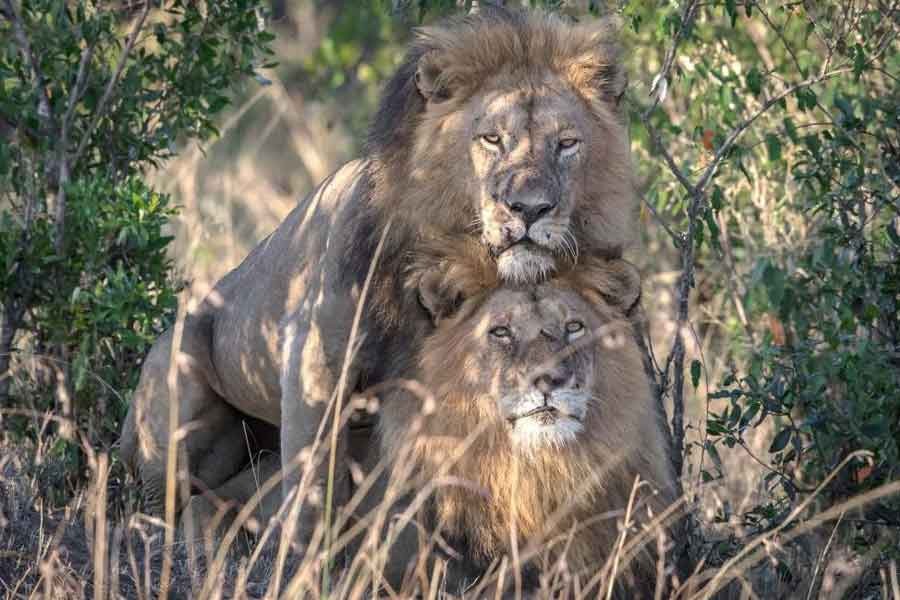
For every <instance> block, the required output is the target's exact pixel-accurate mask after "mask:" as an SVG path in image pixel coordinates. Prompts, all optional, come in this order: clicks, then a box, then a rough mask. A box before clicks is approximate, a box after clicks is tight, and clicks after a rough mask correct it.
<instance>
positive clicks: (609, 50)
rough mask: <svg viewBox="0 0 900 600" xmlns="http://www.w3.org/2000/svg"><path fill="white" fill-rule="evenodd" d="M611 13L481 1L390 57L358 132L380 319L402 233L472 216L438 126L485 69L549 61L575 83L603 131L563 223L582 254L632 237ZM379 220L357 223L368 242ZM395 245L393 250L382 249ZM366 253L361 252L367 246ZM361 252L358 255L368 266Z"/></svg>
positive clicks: (539, 67)
mask: <svg viewBox="0 0 900 600" xmlns="http://www.w3.org/2000/svg"><path fill="white" fill-rule="evenodd" d="M616 40H617V35H616V27H615V24H614V23H613V22H612V21H609V20H600V21H595V22H591V23H586V24H572V23H571V22H569V21H567V20H566V19H564V18H563V17H561V16H558V15H554V14H552V13H544V12H538V11H534V12H530V11H512V10H506V9H503V8H498V7H485V8H484V9H482V10H481V11H479V12H478V13H476V14H470V15H466V16H458V17H451V18H449V19H446V20H445V21H443V22H441V23H440V24H438V25H435V26H431V27H424V28H421V29H419V30H418V31H417V33H416V36H415V38H414V40H413V41H412V42H411V45H410V48H409V50H408V52H407V54H406V57H405V59H404V60H403V62H402V64H401V65H400V67H399V68H398V69H397V70H396V72H395V74H394V75H393V76H392V77H391V78H390V80H389V81H388V82H387V84H386V86H385V89H384V92H383V94H382V97H381V101H380V104H379V107H378V110H377V112H376V115H375V117H374V120H373V123H372V126H371V129H370V132H369V138H368V143H367V154H368V155H369V156H370V157H371V158H370V161H369V166H368V169H367V175H368V178H369V185H370V186H371V190H372V209H373V210H374V211H375V212H376V213H377V215H378V221H379V222H380V223H381V225H382V226H383V225H384V224H385V223H387V222H388V221H391V222H392V231H391V233H390V235H389V237H388V239H387V240H386V245H385V248H386V249H385V251H384V254H383V256H384V257H385V259H384V260H382V265H383V269H382V271H383V273H384V277H383V278H382V280H381V285H378V286H376V289H375V294H374V296H373V299H374V300H375V304H376V306H377V309H378V311H379V314H380V315H381V316H383V317H385V318H386V319H387V320H388V322H396V320H397V319H401V318H403V308H404V307H403V306H402V305H401V304H399V303H398V302H397V298H398V297H402V296H403V294H402V293H401V292H399V289H400V288H402V287H409V286H405V285H404V283H403V282H402V280H401V278H400V277H398V276H397V274H398V273H402V272H403V270H402V269H400V270H398V269H397V265H398V263H399V264H403V265H406V266H408V265H409V262H411V261H413V260H415V258H416V251H413V252H412V253H410V252H409V249H410V247H411V245H410V240H415V239H418V240H422V239H426V240H427V239H429V238H434V237H443V238H445V239H455V240H457V241H458V242H457V243H459V242H460V241H462V240H466V239H470V240H471V239H472V238H473V236H472V229H473V223H475V222H477V219H478V216H477V214H476V213H475V210H474V207H472V204H471V202H470V201H469V196H470V195H471V193H472V192H471V189H470V188H469V187H468V184H467V177H466V175H465V173H464V170H465V168H466V167H465V160H464V159H461V157H464V156H466V155H467V154H466V151H465V148H464V147H460V146H459V145H460V144H467V143H468V142H469V140H456V139H445V138H446V136H442V131H443V130H444V129H445V127H446V126H447V124H448V123H452V122H453V121H454V119H457V118H458V117H459V113H460V111H464V110H465V108H466V101H467V100H468V99H469V98H470V97H471V96H472V95H473V94H475V93H477V92H479V91H483V90H485V89H489V88H490V86H491V85H492V83H491V82H492V80H494V79H496V78H497V77H499V76H501V75H504V74H505V75H509V74H515V75H516V76H517V78H519V79H521V80H523V81H525V80H527V79H528V76H529V75H536V74H539V73H542V72H552V73H555V74H558V75H560V76H561V77H563V78H564V80H565V81H567V82H568V83H569V84H570V85H571V86H572V87H573V89H575V90H576V91H577V93H578V95H579V97H580V98H581V100H582V101H583V102H584V103H585V105H586V106H587V107H588V108H589V110H590V113H591V115H592V116H593V118H594V122H595V125H596V127H597V128H598V129H599V131H600V132H601V133H600V135H601V136H602V139H603V143H600V144H594V145H592V146H591V147H590V155H589V157H588V159H587V160H588V163H589V166H588V168H587V169H585V171H586V177H587V178H588V181H586V182H585V186H584V188H585V190H586V195H585V197H582V198H579V199H578V204H577V206H576V208H575V213H574V214H573V216H572V229H573V233H574V236H575V237H576V238H577V240H578V244H579V250H580V254H581V255H586V256H602V257H605V258H615V257H619V256H621V254H622V252H623V250H624V249H625V248H627V247H628V246H629V244H630V243H631V241H632V236H633V232H634V230H635V217H636V206H637V205H636V200H635V194H634V187H633V171H632V164H631V153H630V145H629V139H628V133H627V128H626V125H625V122H624V116H623V114H622V110H621V107H620V106H619V97H620V96H621V94H622V93H623V91H624V88H625V83H626V76H625V72H624V70H623V67H622V66H621V63H620V59H621V50H620V47H619V45H618V44H617V42H616ZM423 60H424V61H425V62H426V63H429V66H431V68H433V70H434V72H435V73H436V74H437V76H436V80H435V83H434V85H435V86H436V87H437V89H438V90H441V89H448V90H452V94H450V95H449V96H448V99H447V100H446V101H445V102H443V103H441V105H440V110H439V111H437V114H435V115H427V114H426V112H427V111H426V101H425V99H424V98H423V96H422V94H421V93H420V92H419V90H418V89H417V85H416V81H417V76H416V74H417V69H418V68H421V63H422V62H423ZM381 230H382V227H377V228H375V229H372V230H370V231H368V232H365V233H367V234H368V235H367V238H366V239H365V243H364V244H363V245H364V246H365V247H374V246H375V245H376V244H377V242H378V239H377V237H378V235H379V232H380V231H381ZM391 256H393V257H395V258H396V260H391V259H390V257H391ZM366 258H368V255H366ZM367 264H368V263H366V266H367Z"/></svg>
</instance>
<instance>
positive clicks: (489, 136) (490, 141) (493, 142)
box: [481, 133, 500, 146]
mask: <svg viewBox="0 0 900 600" xmlns="http://www.w3.org/2000/svg"><path fill="white" fill-rule="evenodd" d="M481 141H482V142H484V143H485V144H487V145H488V146H499V145H500V136H499V135H497V134H496V133H486V134H484V135H482V136H481Z"/></svg>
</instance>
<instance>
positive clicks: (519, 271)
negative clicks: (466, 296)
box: [497, 242, 556, 284]
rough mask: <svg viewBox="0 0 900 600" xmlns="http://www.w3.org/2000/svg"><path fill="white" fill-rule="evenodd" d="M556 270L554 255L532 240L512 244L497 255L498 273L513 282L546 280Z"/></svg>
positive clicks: (502, 277) (505, 279)
mask: <svg viewBox="0 0 900 600" xmlns="http://www.w3.org/2000/svg"><path fill="white" fill-rule="evenodd" d="M555 270H556V260H555V259H554V257H553V255H552V254H551V253H550V252H549V251H547V250H544V249H543V248H540V247H538V246H536V245H534V244H533V243H531V242H520V243H518V244H515V245H513V246H510V247H509V248H507V249H506V250H504V251H503V252H502V253H500V255H499V256H497V273H498V274H499V275H500V278H501V279H503V280H504V281H508V282H510V283H513V284H523V283H530V282H535V281H538V282H540V281H544V280H545V279H547V278H548V277H549V276H550V275H552V274H553V272H554V271H555Z"/></svg>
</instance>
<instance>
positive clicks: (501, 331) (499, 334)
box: [488, 325, 512, 339]
mask: <svg viewBox="0 0 900 600" xmlns="http://www.w3.org/2000/svg"><path fill="white" fill-rule="evenodd" d="M488 333H490V334H491V335H492V336H494V337H495V338H500V339H506V338H508V337H510V336H511V335H512V332H511V331H510V330H509V327H504V326H502V325H500V326H499V327H494V328H492V329H491V330H490V331H489V332H488Z"/></svg>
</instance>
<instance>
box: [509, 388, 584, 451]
mask: <svg viewBox="0 0 900 600" xmlns="http://www.w3.org/2000/svg"><path fill="white" fill-rule="evenodd" d="M587 405H588V397H587V394H585V393H584V392H582V391H576V390H556V391H553V392H552V393H551V394H550V395H549V396H548V397H546V398H545V397H544V394H542V393H541V392H539V391H536V390H535V391H530V392H526V393H524V394H522V393H517V394H510V395H507V396H505V397H503V398H502V399H501V400H500V406H499V408H500V410H501V412H502V414H503V415H504V417H505V418H506V420H507V422H508V423H509V427H510V429H509V433H510V436H511V439H512V442H513V444H514V446H515V447H516V448H517V449H519V450H521V451H523V452H525V453H528V452H531V451H534V450H538V449H541V448H545V447H550V448H561V447H563V446H565V445H567V444H569V443H572V442H574V441H575V440H576V438H577V437H578V434H580V433H581V432H582V431H583V430H584V417H585V414H586V413H587ZM543 408H546V409H547V410H541V409H543Z"/></svg>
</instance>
